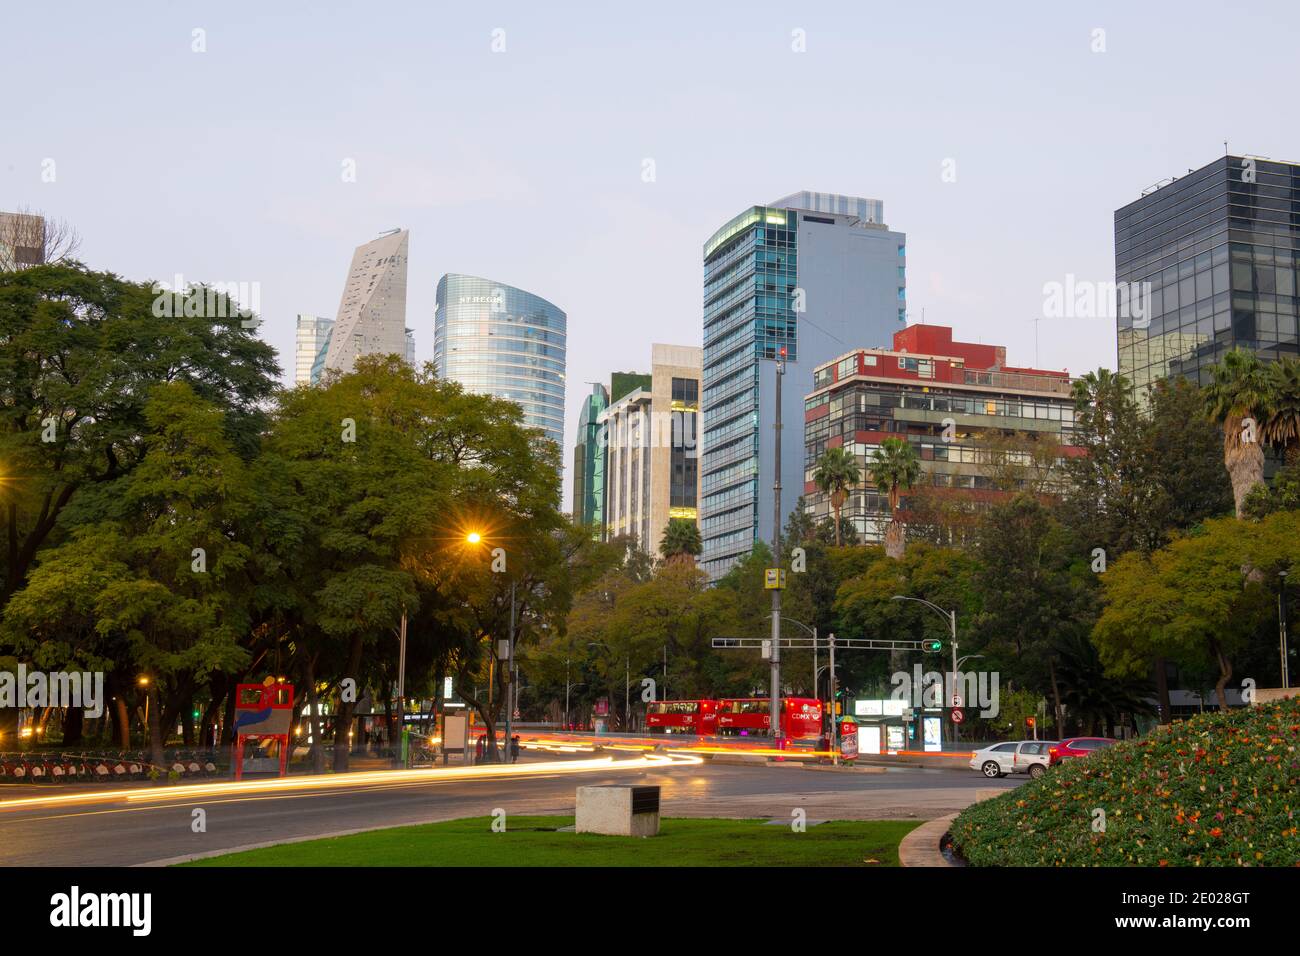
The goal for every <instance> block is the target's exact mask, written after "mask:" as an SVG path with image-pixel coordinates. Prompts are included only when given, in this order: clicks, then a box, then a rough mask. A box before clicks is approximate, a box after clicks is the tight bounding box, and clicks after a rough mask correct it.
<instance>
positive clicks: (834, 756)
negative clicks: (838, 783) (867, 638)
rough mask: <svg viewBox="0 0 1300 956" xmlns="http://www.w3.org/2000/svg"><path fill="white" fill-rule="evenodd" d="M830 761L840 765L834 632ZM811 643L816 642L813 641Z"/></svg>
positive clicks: (833, 634) (833, 641) (833, 633)
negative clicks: (836, 711)
mask: <svg viewBox="0 0 1300 956" xmlns="http://www.w3.org/2000/svg"><path fill="white" fill-rule="evenodd" d="M830 638H831V763H833V764H834V765H835V766H837V767H838V766H839V765H840V722H839V721H838V720H836V719H835V718H836V714H835V632H834V631H832V632H831V635H830ZM813 643H816V642H815V641H814V642H813Z"/></svg>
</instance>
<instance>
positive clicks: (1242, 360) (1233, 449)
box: [1205, 348, 1283, 518]
mask: <svg viewBox="0 0 1300 956" xmlns="http://www.w3.org/2000/svg"><path fill="white" fill-rule="evenodd" d="M1213 376H1214V377H1213V380H1212V381H1211V382H1210V384H1209V385H1208V386H1207V387H1206V389H1205V403H1206V409H1207V411H1208V413H1209V416H1210V418H1211V420H1212V421H1214V422H1215V423H1216V424H1218V425H1219V426H1221V427H1222V429H1223V464H1224V466H1225V467H1226V468H1227V469H1228V477H1229V478H1230V479H1231V481H1232V497H1233V500H1234V502H1235V503H1236V509H1237V517H1239V518H1240V517H1241V516H1242V514H1243V508H1244V505H1245V501H1246V496H1247V495H1248V494H1250V491H1251V489H1252V488H1254V487H1255V486H1256V485H1258V484H1259V483H1260V482H1262V481H1263V480H1264V449H1263V447H1262V446H1261V442H1264V441H1267V440H1268V437H1269V432H1268V431H1267V430H1266V428H1265V426H1266V424H1267V423H1268V422H1270V421H1271V420H1272V418H1273V415H1274V412H1275V410H1276V409H1277V396H1276V392H1275V390H1274V384H1273V380H1272V377H1271V376H1270V374H1269V372H1268V370H1267V369H1266V368H1265V367H1264V365H1263V364H1262V363H1261V362H1260V360H1259V356H1258V355H1256V354H1255V353H1254V352H1251V351H1248V350H1246V349H1239V348H1238V349H1233V350H1232V351H1230V352H1228V353H1227V354H1226V355H1224V357H1223V361H1222V362H1220V363H1219V364H1218V365H1216V366H1214V368H1213ZM1277 427H1278V428H1282V427H1283V426H1282V425H1281V424H1280V423H1279V424H1278V426H1277Z"/></svg>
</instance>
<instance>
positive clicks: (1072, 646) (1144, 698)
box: [1052, 633, 1155, 735]
mask: <svg viewBox="0 0 1300 956" xmlns="http://www.w3.org/2000/svg"><path fill="white" fill-rule="evenodd" d="M1052 653H1053V654H1054V656H1055V665H1056V676H1057V679H1058V680H1059V681H1060V690H1061V702H1062V703H1063V704H1064V705H1065V707H1066V709H1067V710H1068V711H1069V713H1070V715H1071V716H1072V717H1073V719H1074V720H1075V721H1077V722H1078V724H1079V729H1080V730H1081V731H1082V732H1083V733H1085V734H1088V735H1092V734H1093V733H1095V732H1096V731H1097V729H1098V727H1100V729H1101V730H1102V732H1103V733H1105V732H1107V731H1108V730H1109V729H1110V728H1111V727H1114V726H1115V725H1116V724H1121V723H1123V720H1124V715H1125V714H1127V715H1129V716H1130V717H1132V718H1134V722H1135V723H1136V718H1137V717H1139V716H1149V715H1151V714H1154V713H1155V708H1153V707H1152V706H1151V704H1150V703H1148V701H1149V699H1150V698H1151V696H1152V690H1153V688H1152V687H1151V684H1150V681H1147V680H1145V679H1143V678H1138V677H1109V676H1107V675H1106V670H1105V668H1104V667H1103V666H1102V663H1101V656H1100V655H1099V654H1098V653H1097V648H1096V646H1095V645H1094V644H1093V643H1092V641H1091V640H1089V639H1088V636H1087V635H1086V634H1079V633H1075V634H1069V635H1066V636H1064V637H1061V638H1058V639H1057V640H1056V641H1054V642H1053V645H1052ZM1057 733H1061V734H1063V733H1064V731H1063V730H1061V729H1060V728H1058V729H1057Z"/></svg>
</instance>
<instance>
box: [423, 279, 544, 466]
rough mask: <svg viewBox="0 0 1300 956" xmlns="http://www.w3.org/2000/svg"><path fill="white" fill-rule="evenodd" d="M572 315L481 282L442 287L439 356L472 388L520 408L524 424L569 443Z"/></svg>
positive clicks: (441, 364) (449, 374)
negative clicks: (568, 366)
mask: <svg viewBox="0 0 1300 956" xmlns="http://www.w3.org/2000/svg"><path fill="white" fill-rule="evenodd" d="M566 335H567V317H566V316H565V314H564V312H563V310H561V309H559V308H558V307H557V306H555V305H553V304H552V303H550V302H547V301H546V300H545V299H543V298H542V297H541V296H537V295H533V294H532V293H531V292H525V291H524V290H523V289H516V288H515V287H514V286H509V285H506V284H505V283H504V282H496V281H493V280H491V279H481V278H478V277H477V276H467V275H456V274H448V275H444V276H443V277H442V279H441V280H439V282H438V296H437V306H436V311H435V313H434V323H433V358H434V362H435V363H436V365H437V369H438V374H439V375H441V376H442V377H443V378H446V379H450V380H452V381H455V382H460V383H461V384H462V385H463V386H465V388H466V390H468V391H471V392H477V393H480V394H487V395H495V396H497V397H498V398H505V399H509V400H510V401H512V402H517V403H518V404H519V405H520V406H521V407H522V408H523V412H524V416H523V417H524V424H525V425H527V426H529V427H532V428H537V429H540V430H541V431H542V433H543V434H544V435H545V436H546V437H547V438H548V439H550V440H551V441H553V442H555V443H556V445H558V446H560V447H563V445H564V374H565V372H564V370H565V346H566Z"/></svg>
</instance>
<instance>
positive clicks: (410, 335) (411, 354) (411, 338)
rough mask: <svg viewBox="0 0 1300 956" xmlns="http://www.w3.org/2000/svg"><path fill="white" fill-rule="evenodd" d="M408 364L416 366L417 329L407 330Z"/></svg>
mask: <svg viewBox="0 0 1300 956" xmlns="http://www.w3.org/2000/svg"><path fill="white" fill-rule="evenodd" d="M406 364H407V365H409V366H411V367H412V368H414V367H415V329H407V330H406Z"/></svg>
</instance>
